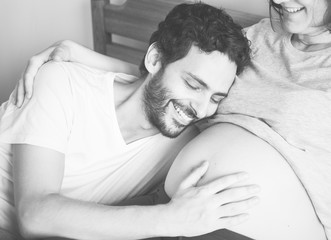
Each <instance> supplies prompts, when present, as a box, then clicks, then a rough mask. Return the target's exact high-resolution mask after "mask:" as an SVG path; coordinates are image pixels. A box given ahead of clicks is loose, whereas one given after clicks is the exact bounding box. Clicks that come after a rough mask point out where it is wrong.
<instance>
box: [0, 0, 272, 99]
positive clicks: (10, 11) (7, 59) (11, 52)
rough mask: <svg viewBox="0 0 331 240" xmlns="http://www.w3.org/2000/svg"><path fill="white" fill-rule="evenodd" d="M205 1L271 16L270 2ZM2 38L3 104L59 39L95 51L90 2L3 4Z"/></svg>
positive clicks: (3, 0) (7, 0) (5, 0)
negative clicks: (30, 63) (30, 64)
mask: <svg viewBox="0 0 331 240" xmlns="http://www.w3.org/2000/svg"><path fill="white" fill-rule="evenodd" d="M111 1H112V2H123V0H111ZM204 1H205V2H206V3H209V4H212V5H216V6H222V7H225V8H234V9H237V10H242V11H246V12H250V13H256V14H260V15H265V16H267V13H268V10H267V0H204ZM248 2H249V4H247V3H248ZM0 34H1V35H0V36H1V37H0V103H1V102H3V101H5V100H7V99H8V97H9V94H10V92H11V91H12V90H13V89H14V86H15V84H16V82H17V81H18V79H19V78H20V76H21V73H22V71H23V69H24V68H25V66H26V64H27V61H28V59H29V58H30V57H31V56H33V55H34V54H36V53H37V52H39V51H41V50H42V49H45V48H46V47H47V46H49V45H51V44H52V43H54V42H55V41H58V40H60V39H72V40H74V41H77V42H79V43H81V44H83V45H85V46H87V47H92V45H93V40H92V26H91V14H90V0H0Z"/></svg>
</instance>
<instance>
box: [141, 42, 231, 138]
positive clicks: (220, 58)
mask: <svg viewBox="0 0 331 240" xmlns="http://www.w3.org/2000/svg"><path fill="white" fill-rule="evenodd" d="M236 70H237V66H236V64H235V63H233V62H231V61H230V60H229V59H228V57H227V56H226V55H224V54H222V53H220V52H218V51H214V52H211V53H205V52H202V51H201V50H199V48H197V47H196V46H192V47H191V49H190V51H189V52H188V54H187V55H186V56H185V57H184V58H182V59H180V60H178V61H176V62H173V63H170V64H168V65H167V66H166V67H165V68H164V69H162V70H160V71H159V72H158V73H157V74H156V75H154V76H153V77H152V78H151V79H150V81H149V82H148V83H147V85H146V87H145V92H144V103H145V112H146V116H147V118H148V120H149V121H150V123H151V124H153V125H154V126H155V127H156V128H157V129H158V130H159V131H160V132H161V133H162V134H163V135H164V136H167V137H171V138H174V137H177V136H178V135H179V134H180V133H181V132H182V131H184V129H185V128H186V127H188V126H189V125H191V124H192V123H194V122H196V121H198V120H201V119H203V118H207V117H210V116H212V115H213V114H214V113H215V112H216V110H217V107H218V105H219V103H220V101H221V100H222V99H223V98H224V97H225V96H226V95H227V93H228V91H229V89H230V87H231V85H232V83H233V81H234V78H235V74H236Z"/></svg>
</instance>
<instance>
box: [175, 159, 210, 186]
mask: <svg viewBox="0 0 331 240" xmlns="http://www.w3.org/2000/svg"><path fill="white" fill-rule="evenodd" d="M208 167H209V162H207V161H203V162H201V163H200V164H199V165H197V166H196V167H194V168H193V169H192V170H191V172H190V174H189V175H188V176H187V177H186V178H184V180H183V181H182V183H181V184H180V186H179V188H180V189H186V188H190V187H194V186H196V185H197V183H198V182H199V181H200V179H201V178H202V177H203V176H204V175H205V173H206V172H207V170H208Z"/></svg>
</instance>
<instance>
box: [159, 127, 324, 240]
mask: <svg viewBox="0 0 331 240" xmlns="http://www.w3.org/2000/svg"><path fill="white" fill-rule="evenodd" d="M202 160H208V161H209V163H210V167H209V170H208V172H207V174H206V176H205V177H204V178H203V181H201V183H200V184H203V183H204V182H208V181H210V180H212V179H215V178H217V177H220V176H223V175H228V174H230V173H234V172H241V171H245V172H248V173H249V174H250V178H249V180H248V181H247V182H244V183H241V184H244V185H245V184H250V183H253V184H258V185H259V186H260V187H261V189H262V190H261V193H260V194H259V197H260V204H259V205H258V206H257V207H255V208H253V209H251V210H250V212H249V213H250V218H249V220H248V221H247V222H245V223H243V224H241V225H239V226H236V227H233V228H231V229H230V230H232V231H235V232H238V233H240V234H243V235H245V236H248V237H251V238H253V239H263V240H279V239H282V240H287V239H288V240H293V239H300V240H311V239H314V240H325V239H326V238H325V234H324V230H323V227H322V226H321V224H320V223H319V221H318V218H317V217H316V214H315V212H314V209H313V206H312V205H311V202H310V200H309V197H308V195H307V194H306V192H305V190H304V187H303V186H302V184H301V182H300V180H299V179H298V178H297V177H296V175H295V174H294V172H293V170H292V169H291V167H290V166H289V165H288V163H287V162H286V160H285V159H284V158H283V157H282V156H281V154H279V153H278V152H277V151H276V150H275V149H274V148H273V147H272V146H270V145H269V144H268V143H266V142H265V141H263V140H261V139H260V138H258V137H257V136H255V135H254V134H252V133H250V132H248V131H246V130H244V129H242V128H240V127H238V126H235V125H232V124H225V123H224V124H223V123H222V124H217V125H215V126H213V127H210V128H208V129H206V130H205V131H204V132H203V133H201V134H200V135H199V136H198V137H196V138H195V139H194V140H193V141H191V142H190V143H189V144H188V145H187V146H186V147H185V148H184V149H183V150H182V152H181V153H180V154H179V155H178V157H177V159H176V160H175V162H174V164H173V166H172V167H171V169H170V171H169V174H168V176H167V180H166V185H165V188H166V191H167V193H168V195H170V196H171V195H172V194H173V193H174V191H175V189H176V188H177V186H178V184H179V183H180V181H181V180H182V179H183V178H184V177H185V176H186V175H187V174H188V173H189V171H190V170H191V168H192V167H194V166H196V165H197V164H198V163H199V162H200V161H202ZM195 239H199V238H195ZM201 239H219V236H218V235H217V233H213V234H209V235H208V236H204V237H202V238H201Z"/></svg>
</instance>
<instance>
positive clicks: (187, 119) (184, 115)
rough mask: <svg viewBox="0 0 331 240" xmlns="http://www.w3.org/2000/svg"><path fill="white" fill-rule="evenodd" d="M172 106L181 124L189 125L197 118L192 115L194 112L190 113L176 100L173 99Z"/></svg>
mask: <svg viewBox="0 0 331 240" xmlns="http://www.w3.org/2000/svg"><path fill="white" fill-rule="evenodd" d="M170 106H173V109H174V110H175V111H174V112H175V113H176V120H177V121H178V123H180V124H181V125H183V126H187V125H189V124H190V123H191V122H192V121H193V120H194V119H195V117H192V114H190V113H188V112H187V110H185V109H184V108H183V107H182V106H181V105H179V104H177V103H176V102H174V101H171V102H170Z"/></svg>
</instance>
